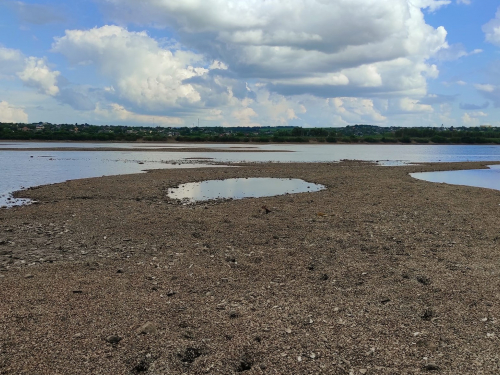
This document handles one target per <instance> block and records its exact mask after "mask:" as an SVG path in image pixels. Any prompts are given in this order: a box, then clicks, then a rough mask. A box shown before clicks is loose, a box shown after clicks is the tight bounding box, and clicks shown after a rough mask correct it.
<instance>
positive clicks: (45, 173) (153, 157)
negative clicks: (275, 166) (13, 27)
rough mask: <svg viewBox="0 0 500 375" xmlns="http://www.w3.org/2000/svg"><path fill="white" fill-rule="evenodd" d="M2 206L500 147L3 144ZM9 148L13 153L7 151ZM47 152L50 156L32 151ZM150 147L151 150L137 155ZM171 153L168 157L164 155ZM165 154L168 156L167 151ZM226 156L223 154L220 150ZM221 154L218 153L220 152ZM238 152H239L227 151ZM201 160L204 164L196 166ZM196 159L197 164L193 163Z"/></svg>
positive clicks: (486, 156) (488, 154)
mask: <svg viewBox="0 0 500 375" xmlns="http://www.w3.org/2000/svg"><path fill="white" fill-rule="evenodd" d="M69 147H71V148H75V147H85V148H96V149H99V148H103V147H106V148H121V149H123V148H126V149H130V150H126V151H123V150H120V151H99V150H95V151H72V150H68V151H50V150H49V149H50V148H69ZM178 147H182V148H200V147H202V148H213V149H214V150H213V152H195V151H193V152H176V151H175V148H178ZM0 148H2V149H3V150H1V151H0V206H5V205H7V206H11V205H14V204H19V203H22V202H16V201H15V200H13V199H12V198H11V199H10V200H9V198H10V194H11V193H12V192H13V191H16V190H20V189H23V188H28V187H32V186H38V185H44V184H51V183H57V182H63V181H66V180H72V179H78V178H88V177H99V176H104V175H117V174H128V173H139V172H141V171H144V170H147V169H160V168H196V167H206V166H207V165H206V164H205V163H206V160H205V159H203V158H212V159H211V161H214V162H221V163H240V162H338V161H340V160H342V159H356V160H365V161H376V162H379V163H380V164H382V165H398V164H405V163H421V162H462V161H500V146H490V145H487V146H485V145H482V146H476V145H470V146H469V145H468V146H465V145H446V146H444V145H364V144H363V145H361V144H360V145H345V144H342V145H336V144H305V145H302V144H299V145H297V144H265V145H255V144H181V143H177V144H161V143H158V144H156V143H146V144H144V143H70V142H64V143H58V142H0ZM6 148H8V149H12V150H5V149H6ZM26 148H46V149H47V151H27V150H23V149H26ZM137 148H148V149H150V150H151V151H138V150H137V151H136V150H134V149H137ZM165 149H168V152H165ZM162 150H163V151H162ZM219 150H220V151H226V152H220V151H219ZM255 150H261V151H278V152H248V151H255ZM218 151H219V152H218ZM227 151H239V152H227ZM197 158H200V160H199V161H196V159H197ZM193 160H194V161H193Z"/></svg>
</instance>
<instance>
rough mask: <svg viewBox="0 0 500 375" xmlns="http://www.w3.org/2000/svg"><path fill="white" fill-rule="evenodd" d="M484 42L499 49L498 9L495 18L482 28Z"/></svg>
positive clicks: (499, 12) (499, 13)
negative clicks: (484, 37)
mask: <svg viewBox="0 0 500 375" xmlns="http://www.w3.org/2000/svg"><path fill="white" fill-rule="evenodd" d="M483 32H484V34H485V36H486V41H487V42H490V43H492V44H495V45H497V46H499V47H500V7H499V8H498V10H497V13H496V15H495V18H493V19H492V20H491V21H490V22H488V23H487V24H485V25H484V26H483Z"/></svg>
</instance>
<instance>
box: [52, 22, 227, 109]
mask: <svg viewBox="0 0 500 375" xmlns="http://www.w3.org/2000/svg"><path fill="white" fill-rule="evenodd" d="M52 50H53V51H54V52H59V53H61V54H63V55H64V56H65V57H66V58H67V59H68V60H69V61H70V63H72V64H73V65H76V66H77V65H88V64H94V65H95V66H96V67H97V68H98V70H99V71H100V72H101V74H102V75H103V76H104V77H106V78H108V79H110V80H111V85H112V90H110V92H115V93H116V94H117V95H118V96H119V97H120V98H122V99H124V100H127V101H129V102H131V103H133V104H135V105H137V106H139V107H142V108H149V109H152V110H160V109H161V108H164V107H165V106H170V107H178V106H182V105H183V104H187V105H189V104H192V103H196V102H199V101H200V99H201V98H200V94H199V93H198V92H197V91H196V90H195V88H194V87H193V85H192V84H189V83H184V81H185V80H187V79H190V78H193V77H197V76H201V75H204V74H206V73H207V72H208V71H209V70H208V69H207V68H205V67H203V63H204V60H203V57H202V56H201V55H197V54H195V53H193V52H189V51H184V50H174V51H171V50H169V49H164V48H162V47H161V46H160V45H159V43H158V42H157V41H156V40H155V39H153V38H151V37H149V36H148V35H147V33H145V32H130V31H128V30H126V29H125V28H122V27H119V26H103V27H100V28H94V29H91V30H67V31H66V35H65V36H63V37H61V38H57V39H56V41H55V42H54V44H53V48H52ZM196 65H198V66H196ZM222 67H223V66H222V65H220V64H219V65H216V69H219V70H220V69H221V68H222Z"/></svg>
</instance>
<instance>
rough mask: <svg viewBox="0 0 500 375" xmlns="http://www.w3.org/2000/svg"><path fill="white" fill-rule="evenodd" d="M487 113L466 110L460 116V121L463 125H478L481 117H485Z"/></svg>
mask: <svg viewBox="0 0 500 375" xmlns="http://www.w3.org/2000/svg"><path fill="white" fill-rule="evenodd" d="M487 116H488V115H487V114H486V113H484V112H481V111H478V112H466V113H464V115H463V116H462V122H463V123H464V125H468V126H478V125H479V124H480V122H481V118H482V117H487Z"/></svg>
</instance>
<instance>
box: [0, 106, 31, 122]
mask: <svg viewBox="0 0 500 375" xmlns="http://www.w3.org/2000/svg"><path fill="white" fill-rule="evenodd" d="M0 122H14V123H16V122H17V123H27V122H28V115H27V114H26V112H24V109H22V108H17V107H14V106H12V105H10V104H9V103H7V102H5V101H0Z"/></svg>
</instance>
